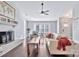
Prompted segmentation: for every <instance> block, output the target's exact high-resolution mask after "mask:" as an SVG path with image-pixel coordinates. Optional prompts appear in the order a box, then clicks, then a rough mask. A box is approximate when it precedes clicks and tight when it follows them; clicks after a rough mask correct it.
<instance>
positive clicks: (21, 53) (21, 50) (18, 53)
mask: <svg viewBox="0 0 79 59" xmlns="http://www.w3.org/2000/svg"><path fill="white" fill-rule="evenodd" d="M39 46H40V48H39V54H38V57H48V56H49V55H48V51H47V49H46V46H45V40H44V39H41V40H40V45H39ZM2 57H27V45H26V43H25V42H23V44H21V45H19V46H18V47H16V48H15V49H13V50H11V51H10V52H8V53H7V54H5V55H3V56H2Z"/></svg>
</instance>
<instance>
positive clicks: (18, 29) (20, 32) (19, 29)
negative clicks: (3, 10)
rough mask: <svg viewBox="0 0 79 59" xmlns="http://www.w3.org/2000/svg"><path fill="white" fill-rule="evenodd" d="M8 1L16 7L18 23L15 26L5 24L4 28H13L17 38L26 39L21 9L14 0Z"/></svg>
mask: <svg viewBox="0 0 79 59" xmlns="http://www.w3.org/2000/svg"><path fill="white" fill-rule="evenodd" d="M7 3H9V4H10V5H11V6H13V7H14V8H15V9H16V14H15V20H16V21H17V22H18V24H17V25H16V26H15V27H14V28H12V27H10V26H7V25H4V26H5V27H4V29H5V28H6V29H8V30H11V29H12V30H14V32H15V40H17V39H24V18H23V17H22V14H21V12H20V10H19V9H18V8H17V7H16V5H15V3H14V2H11V1H7ZM0 28H1V27H0ZM6 29H5V30H6Z"/></svg>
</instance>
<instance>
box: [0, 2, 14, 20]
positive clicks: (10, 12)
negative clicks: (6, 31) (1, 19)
mask: <svg viewBox="0 0 79 59" xmlns="http://www.w3.org/2000/svg"><path fill="white" fill-rule="evenodd" d="M0 14H2V15H4V16H7V17H8V18H11V19H13V20H14V19H15V8H13V7H12V6H11V5H9V4H8V3H7V2H5V1H0Z"/></svg>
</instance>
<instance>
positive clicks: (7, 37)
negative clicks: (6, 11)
mask: <svg viewBox="0 0 79 59" xmlns="http://www.w3.org/2000/svg"><path fill="white" fill-rule="evenodd" d="M13 40H14V31H3V32H0V44H5V43H9V42H11V41H13Z"/></svg>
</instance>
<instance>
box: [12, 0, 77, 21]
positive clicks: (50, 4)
mask: <svg viewBox="0 0 79 59" xmlns="http://www.w3.org/2000/svg"><path fill="white" fill-rule="evenodd" d="M13 2H14V3H15V5H16V7H17V8H19V10H20V11H21V12H22V13H23V14H24V15H25V16H30V17H31V18H32V19H36V20H37V19H38V20H39V19H41V20H46V19H48V20H49V19H51V20H55V19H58V18H59V17H61V16H64V15H65V14H66V13H68V12H69V11H70V10H72V9H73V8H74V6H75V4H76V3H77V1H76V2H75V1H68V2H67V1H13ZM42 2H43V3H44V10H50V12H49V15H41V14H40V11H41V3H42Z"/></svg>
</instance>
